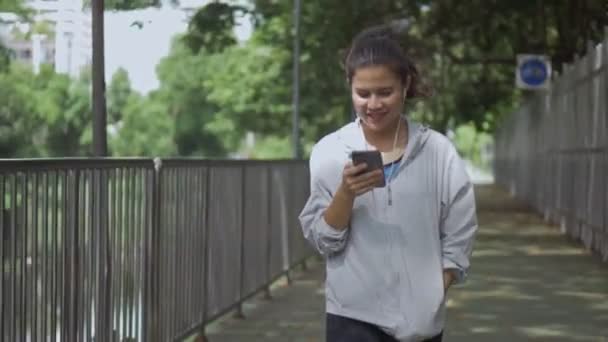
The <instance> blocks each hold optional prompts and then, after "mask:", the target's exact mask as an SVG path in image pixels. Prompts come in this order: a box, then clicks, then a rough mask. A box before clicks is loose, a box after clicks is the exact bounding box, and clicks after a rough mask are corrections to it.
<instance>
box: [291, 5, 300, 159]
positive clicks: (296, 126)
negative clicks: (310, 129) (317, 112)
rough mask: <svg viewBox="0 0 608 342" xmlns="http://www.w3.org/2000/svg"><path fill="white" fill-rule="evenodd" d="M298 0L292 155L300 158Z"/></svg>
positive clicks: (298, 8) (294, 51) (297, 11)
mask: <svg viewBox="0 0 608 342" xmlns="http://www.w3.org/2000/svg"><path fill="white" fill-rule="evenodd" d="M300 12H301V6H300V0H294V38H293V133H292V134H293V157H294V158H295V159H300V158H301V157H302V151H301V146H300Z"/></svg>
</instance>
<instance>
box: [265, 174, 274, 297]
mask: <svg viewBox="0 0 608 342" xmlns="http://www.w3.org/2000/svg"><path fill="white" fill-rule="evenodd" d="M271 184H272V167H271V166H268V167H267V168H266V231H267V234H266V237H267V239H268V243H267V244H266V280H267V281H268V284H267V285H266V288H265V289H264V299H266V300H271V299H272V295H271V293H270V279H271V278H272V186H271Z"/></svg>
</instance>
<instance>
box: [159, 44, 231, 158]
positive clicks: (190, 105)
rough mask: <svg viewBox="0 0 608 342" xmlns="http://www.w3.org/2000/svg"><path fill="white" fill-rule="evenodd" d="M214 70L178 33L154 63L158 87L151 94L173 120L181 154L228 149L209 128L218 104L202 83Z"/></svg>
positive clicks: (216, 153)
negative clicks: (166, 51) (212, 100)
mask: <svg viewBox="0 0 608 342" xmlns="http://www.w3.org/2000/svg"><path fill="white" fill-rule="evenodd" d="M214 72H215V71H214V70H212V69H210V68H209V67H208V65H207V60H206V58H205V55H204V54H203V53H200V54H194V53H193V52H192V51H191V50H190V49H189V48H187V47H186V46H185V45H184V43H183V41H182V40H181V39H180V37H177V38H176V39H175V41H174V44H173V45H172V50H171V52H170V54H169V56H167V57H166V58H164V59H163V60H161V62H160V63H159V65H158V67H157V74H158V78H159V81H160V87H159V89H158V91H156V92H154V93H153V94H152V95H151V96H153V97H154V98H155V99H156V100H157V101H160V103H163V104H164V105H165V108H166V113H167V114H168V115H169V117H170V118H171V119H172V120H174V121H175V131H174V132H175V137H174V139H175V140H174V141H175V144H176V146H177V153H178V154H179V155H181V156H206V157H218V156H225V155H226V154H227V152H228V151H227V150H226V148H225V147H224V145H223V144H222V143H221V140H220V138H219V137H218V136H217V134H215V133H213V132H212V131H210V130H209V128H208V125H209V124H210V122H212V121H213V118H214V116H215V115H216V112H217V111H218V107H217V106H216V105H215V104H213V103H211V102H210V101H208V99H207V95H208V94H207V90H206V89H205V87H204V85H203V83H204V82H205V79H206V78H207V77H209V75H210V74H211V73H214Z"/></svg>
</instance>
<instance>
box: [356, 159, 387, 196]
mask: <svg viewBox="0 0 608 342" xmlns="http://www.w3.org/2000/svg"><path fill="white" fill-rule="evenodd" d="M350 156H351V159H352V161H353V165H359V164H361V163H365V164H367V168H366V169H365V171H364V172H369V171H373V170H376V169H380V170H383V169H384V164H383V163H382V155H381V154H380V151H353V152H351V155H350ZM385 185H386V180H385V179H384V171H383V172H382V182H380V183H378V184H377V185H376V187H377V188H382V187H384V186H385Z"/></svg>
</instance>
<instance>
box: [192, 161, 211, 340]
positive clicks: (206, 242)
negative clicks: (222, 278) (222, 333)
mask: <svg viewBox="0 0 608 342" xmlns="http://www.w3.org/2000/svg"><path fill="white" fill-rule="evenodd" d="M210 185H211V168H207V170H206V172H205V189H204V191H205V194H204V196H205V197H204V198H205V208H204V215H205V216H204V218H203V221H204V227H203V229H204V230H203V251H204V252H203V253H204V256H205V258H204V260H203V303H202V304H203V321H202V322H201V328H200V331H199V333H198V336H197V338H196V340H195V341H196V342H207V336H206V335H205V330H206V327H207V319H208V315H209V313H208V312H207V311H208V307H209V305H208V303H207V302H208V297H209V296H208V292H209V291H208V288H209V236H210V234H209V212H210V211H209V200H210V197H211V196H210V193H209V187H210Z"/></svg>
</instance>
